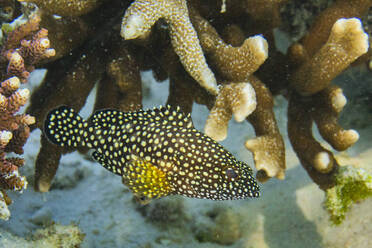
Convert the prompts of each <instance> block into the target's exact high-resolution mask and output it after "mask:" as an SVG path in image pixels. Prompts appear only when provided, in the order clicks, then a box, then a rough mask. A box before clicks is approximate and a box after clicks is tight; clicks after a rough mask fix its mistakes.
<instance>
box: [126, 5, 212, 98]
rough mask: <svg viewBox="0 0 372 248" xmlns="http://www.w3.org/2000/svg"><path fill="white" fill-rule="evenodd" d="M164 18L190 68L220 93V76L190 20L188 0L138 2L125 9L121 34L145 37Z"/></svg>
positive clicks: (128, 37) (174, 45) (180, 53)
mask: <svg viewBox="0 0 372 248" xmlns="http://www.w3.org/2000/svg"><path fill="white" fill-rule="evenodd" d="M160 18H164V19H165V21H166V22H167V24H168V27H169V33H170V37H171V41H172V45H173V47H174V50H175V52H176V53H177V55H178V56H179V57H180V60H181V62H182V63H183V65H184V66H185V68H186V70H187V71H188V72H189V73H190V75H191V76H192V77H193V78H194V79H195V80H196V81H198V82H199V83H200V85H201V86H202V87H204V88H205V89H207V90H208V91H210V92H211V93H213V94H216V93H217V84H216V79H215V77H214V74H213V72H212V71H211V70H210V68H209V67H208V65H207V62H206V60H205V57H204V53H203V51H202V49H201V46H200V44H199V40H198V36H197V34H196V31H195V29H194V27H193V26H192V24H191V22H190V20H189V15H188V9H187V2H186V0H160V1H159V0H150V1H146V0H137V1H135V2H134V3H133V4H132V5H131V6H130V7H129V8H128V9H127V10H126V12H125V15H124V18H123V23H122V29H121V35H122V36H123V37H124V38H125V39H135V38H138V37H143V36H145V35H146V34H148V33H149V32H150V29H151V27H152V26H153V24H154V23H155V22H156V21H157V20H159V19H160Z"/></svg>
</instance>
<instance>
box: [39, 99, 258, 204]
mask: <svg viewBox="0 0 372 248" xmlns="http://www.w3.org/2000/svg"><path fill="white" fill-rule="evenodd" d="M44 129H45V130H44V131H45V134H46V135H47V137H48V138H49V140H50V141H51V142H52V143H54V144H57V145H60V146H69V147H88V148H91V149H94V152H93V157H94V159H95V160H97V161H98V162H99V163H100V164H101V165H102V166H104V167H105V168H106V169H108V170H110V171H111V172H113V173H115V174H118V175H120V176H122V178H123V182H124V184H126V185H127V186H128V187H129V188H130V189H131V190H132V191H133V193H134V194H135V196H136V197H138V198H139V199H142V200H151V199H153V198H160V197H163V196H167V195H172V194H173V195H174V194H178V195H183V196H188V197H195V198H205V199H212V200H235V199H244V198H248V197H258V196H259V186H258V184H257V182H256V179H255V178H254V176H253V172H252V169H251V168H250V167H249V166H248V165H247V164H245V163H243V162H241V161H238V160H237V159H236V158H235V157H234V156H233V155H232V154H231V153H230V152H228V151H227V150H226V149H225V148H223V146H222V145H220V144H219V143H217V142H215V141H214V140H212V139H211V138H209V137H208V136H206V135H204V134H203V133H201V132H199V131H198V130H197V129H195V128H194V126H193V124H192V121H191V117H190V115H185V114H183V113H182V112H181V111H180V109H179V108H176V109H172V108H171V107H170V106H166V107H159V108H154V109H151V110H139V111H134V112H121V111H118V110H111V109H110V110H101V111H97V112H96V113H95V114H94V115H93V116H92V118H91V119H90V120H89V121H85V120H84V119H82V118H81V117H80V116H79V115H78V114H77V113H76V112H75V111H74V110H73V109H71V108H68V107H66V106H62V107H59V108H57V109H54V110H52V111H51V112H50V113H49V114H48V116H47V118H46V120H45V124H44Z"/></svg>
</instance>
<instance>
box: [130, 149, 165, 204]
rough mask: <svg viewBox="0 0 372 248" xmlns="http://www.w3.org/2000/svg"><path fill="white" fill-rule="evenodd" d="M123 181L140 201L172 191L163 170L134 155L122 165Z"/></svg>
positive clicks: (147, 200)
mask: <svg viewBox="0 0 372 248" xmlns="http://www.w3.org/2000/svg"><path fill="white" fill-rule="evenodd" d="M123 183H124V184H125V185H127V186H128V187H129V188H130V189H131V190H132V192H133V194H134V195H135V197H136V198H137V199H138V200H139V201H140V202H141V203H146V202H149V201H150V200H151V199H156V198H160V197H163V196H167V195H169V194H170V193H171V191H172V189H171V185H170V181H169V179H168V177H167V174H166V173H165V172H163V171H162V170H160V169H159V168H158V167H157V166H156V165H153V164H152V163H151V162H148V161H145V160H144V159H142V158H140V157H138V156H135V155H132V159H131V160H130V162H128V163H127V164H126V165H125V167H124V173H123Z"/></svg>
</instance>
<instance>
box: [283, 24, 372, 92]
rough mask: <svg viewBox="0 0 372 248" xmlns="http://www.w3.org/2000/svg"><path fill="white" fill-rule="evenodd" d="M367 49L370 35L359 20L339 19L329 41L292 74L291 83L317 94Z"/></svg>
mask: <svg viewBox="0 0 372 248" xmlns="http://www.w3.org/2000/svg"><path fill="white" fill-rule="evenodd" d="M367 51H368V35H367V34H366V33H364V31H363V29H362V26H361V22H360V20H358V19H356V18H351V19H339V20H338V21H337V22H336V23H335V24H334V25H333V27H332V31H331V34H330V36H329V38H328V41H327V43H326V44H325V45H324V46H322V48H321V49H320V50H319V51H318V52H316V53H315V54H314V56H313V57H311V58H310V59H308V60H306V61H305V62H304V63H303V64H302V65H301V66H300V67H299V68H298V69H297V70H296V72H295V73H294V74H293V76H292V78H291V79H290V80H291V86H292V87H293V88H294V89H296V91H297V92H298V93H300V94H302V95H312V94H314V93H317V92H319V91H321V90H322V89H324V88H326V87H327V86H328V85H329V83H330V82H331V80H332V79H334V78H335V77H336V76H337V75H338V74H339V73H341V72H342V71H343V70H344V69H345V68H346V67H348V66H349V65H350V64H351V63H352V62H353V61H355V60H356V59H357V58H358V57H359V56H361V55H362V54H364V53H366V52H367Z"/></svg>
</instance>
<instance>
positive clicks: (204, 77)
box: [200, 67, 218, 95]
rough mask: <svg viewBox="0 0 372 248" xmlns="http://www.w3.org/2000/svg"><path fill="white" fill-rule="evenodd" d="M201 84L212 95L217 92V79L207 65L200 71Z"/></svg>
mask: <svg viewBox="0 0 372 248" xmlns="http://www.w3.org/2000/svg"><path fill="white" fill-rule="evenodd" d="M200 84H201V86H202V87H204V88H205V89H206V90H208V91H209V92H211V93H212V94H213V95H217V94H218V88H217V81H216V78H215V77H214V74H213V72H212V71H211V70H210V69H209V67H207V68H205V69H204V70H203V71H202V72H201V82H200Z"/></svg>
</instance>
